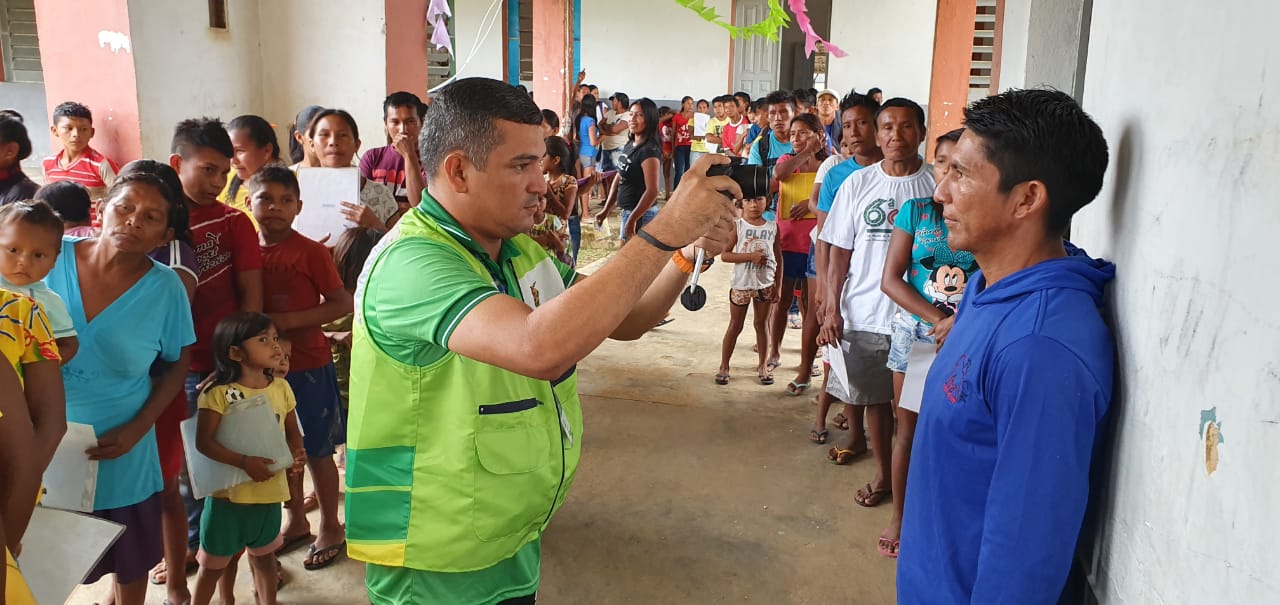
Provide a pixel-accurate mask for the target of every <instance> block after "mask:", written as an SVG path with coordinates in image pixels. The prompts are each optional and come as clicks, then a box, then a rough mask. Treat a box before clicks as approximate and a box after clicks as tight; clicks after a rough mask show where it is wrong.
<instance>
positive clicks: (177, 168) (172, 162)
mask: <svg viewBox="0 0 1280 605" xmlns="http://www.w3.org/2000/svg"><path fill="white" fill-rule="evenodd" d="M169 167H170V168H172V169H173V171H174V172H176V173H178V174H182V156H180V155H178V154H176V153H171V154H169Z"/></svg>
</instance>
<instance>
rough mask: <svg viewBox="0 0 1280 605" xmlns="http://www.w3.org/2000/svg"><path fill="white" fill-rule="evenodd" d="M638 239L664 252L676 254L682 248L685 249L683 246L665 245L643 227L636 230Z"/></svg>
mask: <svg viewBox="0 0 1280 605" xmlns="http://www.w3.org/2000/svg"><path fill="white" fill-rule="evenodd" d="M636 237H638V238H640V239H642V240H644V241H646V242H649V245H650V246H653V247H654V248H657V249H659V250H661V251H663V252H675V251H676V250H679V249H680V248H682V247H683V246H668V245H667V244H664V243H662V242H660V241H658V238H656V237H654V236H652V235H649V234H648V233H646V232H645V230H644V228H643V227H642V228H640V229H636Z"/></svg>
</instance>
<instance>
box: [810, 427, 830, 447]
mask: <svg viewBox="0 0 1280 605" xmlns="http://www.w3.org/2000/svg"><path fill="white" fill-rule="evenodd" d="M809 441H812V442H813V443H814V444H816V445H822V444H824V443H826V442H827V431H826V429H823V430H821V431H815V430H812V429H810V430H809Z"/></svg>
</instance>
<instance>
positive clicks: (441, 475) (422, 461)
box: [346, 211, 582, 572]
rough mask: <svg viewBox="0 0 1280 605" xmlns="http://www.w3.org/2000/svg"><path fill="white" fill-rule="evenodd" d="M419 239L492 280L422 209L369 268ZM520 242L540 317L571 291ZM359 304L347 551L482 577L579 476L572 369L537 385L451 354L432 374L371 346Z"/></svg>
mask: <svg viewBox="0 0 1280 605" xmlns="http://www.w3.org/2000/svg"><path fill="white" fill-rule="evenodd" d="M409 237H421V238H427V239H430V240H433V241H437V242H440V243H443V244H446V245H448V246H450V247H452V248H454V249H456V250H457V251H458V253H459V255H461V256H462V257H463V258H465V259H467V260H468V262H469V264H470V265H471V267H472V268H473V269H474V270H475V272H476V274H477V275H480V276H482V277H483V278H484V279H485V280H486V281H487V280H490V279H492V276H491V275H490V273H489V271H488V269H486V268H485V265H484V264H483V263H482V262H481V261H480V259H478V258H476V256H475V255H474V254H473V253H472V252H470V251H468V250H467V249H466V248H465V247H463V246H462V244H460V243H459V242H458V241H457V240H456V239H454V237H453V236H451V235H450V234H449V233H448V232H447V231H446V230H445V229H444V228H443V227H441V225H440V224H439V223H438V222H437V221H436V220H434V219H433V218H431V217H430V216H427V215H426V213H424V212H417V211H410V212H408V213H406V214H405V216H404V217H403V218H402V219H401V221H400V222H399V224H398V225H397V226H396V228H395V229H393V230H392V231H391V232H390V233H388V234H387V235H386V236H385V237H384V239H386V240H389V241H388V242H383V243H386V244H388V245H384V246H379V247H380V248H381V250H375V251H374V254H375V258H374V259H373V261H372V262H373V263H374V264H373V265H370V266H369V267H370V268H369V269H368V270H369V271H372V269H373V267H376V266H377V265H376V263H377V262H379V261H380V260H381V258H382V257H383V255H384V254H385V251H386V250H387V249H388V248H389V247H390V245H393V243H394V241H396V240H398V239H402V238H409ZM511 243H512V244H514V245H515V246H516V248H517V249H518V250H519V252H520V254H519V255H518V256H515V257H514V258H512V259H511V260H510V263H511V265H512V268H513V269H514V273H515V275H516V276H517V278H518V280H519V283H520V290H521V291H520V292H519V293H518V297H519V298H521V299H522V300H523V301H524V302H525V303H526V304H528V305H529V306H530V307H533V308H537V306H538V305H540V304H542V303H544V302H546V301H548V300H551V299H552V298H554V297H555V296H556V295H558V294H560V293H562V292H564V281H563V278H562V277H561V276H560V274H559V272H558V271H557V269H556V266H555V265H554V264H553V262H552V261H551V259H550V257H549V256H548V255H547V254H546V252H545V251H544V250H543V249H542V247H541V246H539V245H538V244H537V243H536V242H534V241H533V240H532V239H530V238H529V237H528V236H525V235H519V236H517V237H516V238H515V239H513V240H511ZM403 278H404V279H430V277H429V276H426V275H423V276H403ZM499 279H500V278H499ZM368 287H376V284H366V286H365V289H367V288H368ZM512 295H513V296H517V294H516V293H512ZM362 298H363V293H362V294H361V296H360V297H358V298H357V302H356V305H355V306H356V309H355V324H354V326H353V328H354V334H353V337H352V360H351V385H350V389H351V414H350V417H351V423H350V426H349V427H348V429H347V457H348V459H347V475H346V483H347V494H346V507H347V508H346V512H347V515H346V519H347V552H348V553H349V555H350V556H351V557H352V558H354V559H357V560H361V561H366V562H369V563H374V564H378V565H386V566H395V567H408V568H412V569H420V570H427V571H436V572H467V571H476V570H480V569H486V568H489V567H492V566H493V565H495V564H497V563H499V562H501V561H503V560H505V559H508V558H510V557H511V556H513V555H514V554H515V553H516V551H517V550H519V549H520V547H522V546H524V545H526V544H528V543H529V542H532V541H533V540H535V539H537V538H538V537H539V536H541V535H542V531H543V530H544V529H545V528H546V527H547V523H548V522H550V520H551V516H552V515H553V514H555V512H556V510H557V509H559V508H560V505H561V504H563V503H564V499H565V494H566V493H567V492H568V490H569V485H570V484H571V483H572V481H573V475H574V472H575V471H576V469H577V467H578V458H579V455H580V454H581V451H582V450H581V448H582V408H581V406H580V404H579V401H578V378H577V373H576V370H570V371H569V372H567V373H566V374H565V375H564V376H562V377H560V378H559V379H557V380H553V381H546V380H537V379H534V378H529V377H527V376H522V375H520V374H516V373H514V372H509V371H507V370H503V369H501V368H498V367H495V366H492V365H489V364H486V363H482V362H479V361H476V360H473V359H469V358H467V357H463V356H461V355H457V354H455V353H453V352H449V353H448V354H447V355H445V356H444V357H443V358H441V359H440V360H438V361H436V362H433V363H431V364H430V365H428V366H425V367H417V366H414V365H411V364H405V363H402V362H400V361H397V360H396V359H394V358H392V357H391V356H390V355H387V354H386V353H384V352H382V350H381V349H380V348H379V347H378V345H377V344H375V343H374V341H373V339H372V338H371V337H370V335H369V331H368V327H367V326H366V324H365V321H364V318H363V304H362V303H361V302H360V299H362Z"/></svg>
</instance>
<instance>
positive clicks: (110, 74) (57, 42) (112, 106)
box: [31, 0, 142, 164]
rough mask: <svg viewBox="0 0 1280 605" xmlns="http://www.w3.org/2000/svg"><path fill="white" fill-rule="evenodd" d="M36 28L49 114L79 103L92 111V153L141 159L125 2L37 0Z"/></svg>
mask: <svg viewBox="0 0 1280 605" xmlns="http://www.w3.org/2000/svg"><path fill="white" fill-rule="evenodd" d="M36 27H37V31H38V33H39V36H40V61H41V64H42V66H43V69H44V89H45V99H46V105H47V109H48V112H49V114H50V115H52V113H53V108H54V107H56V106H57V105H58V104H59V103H62V102H63V101H77V102H80V103H84V104H85V105H87V106H89V109H90V110H92V111H93V126H94V128H95V129H96V131H97V132H96V134H95V135H94V137H93V147H94V148H95V149H97V150H98V151H101V152H102V153H104V154H106V155H107V157H110V158H111V159H113V160H116V161H117V162H120V163H121V164H123V163H125V162H128V161H130V160H134V159H137V158H139V157H141V156H142V131H141V129H140V128H139V121H138V82H137V74H136V72H135V71H134V63H133V40H132V35H131V33H130V29H129V5H128V1H127V0H95V1H94V2H84V1H82V0H41V1H40V2H37V3H36ZM37 123H38V122H37ZM31 134H32V136H33V137H36V136H40V135H39V133H34V132H33V133H31ZM53 149H54V151H55V152H56V151H57V150H58V149H60V147H59V144H58V143H57V142H56V141H54V142H53Z"/></svg>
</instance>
